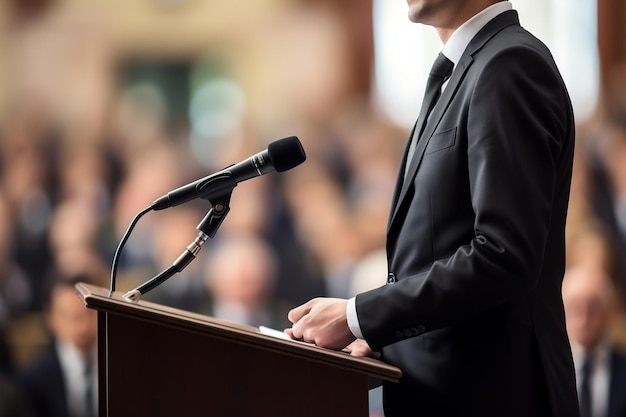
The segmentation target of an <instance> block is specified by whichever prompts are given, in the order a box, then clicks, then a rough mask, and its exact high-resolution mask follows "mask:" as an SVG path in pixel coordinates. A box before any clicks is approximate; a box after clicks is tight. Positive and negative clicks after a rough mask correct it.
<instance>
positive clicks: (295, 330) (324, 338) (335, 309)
mask: <svg viewBox="0 0 626 417" xmlns="http://www.w3.org/2000/svg"><path fill="white" fill-rule="evenodd" d="M347 304H348V300H342V299H338V298H315V299H313V300H311V301H309V302H307V303H305V304H302V305H301V306H300V307H296V308H294V309H293V310H291V311H290V312H289V315H288V316H287V317H288V318H289V321H291V322H292V323H293V326H292V327H291V329H287V330H285V332H286V333H287V334H289V335H290V336H291V337H293V338H294V339H298V340H304V341H305V342H313V343H315V344H316V345H317V346H321V347H324V348H328V349H335V350H340V349H343V348H345V347H346V346H348V345H349V344H350V343H351V342H352V341H353V340H354V339H355V337H354V335H353V334H352V332H351V331H350V328H349V327H348V320H347V318H346V306H347Z"/></svg>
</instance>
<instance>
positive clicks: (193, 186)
mask: <svg viewBox="0 0 626 417" xmlns="http://www.w3.org/2000/svg"><path fill="white" fill-rule="evenodd" d="M305 160H306V154H305V153H304V148H303V147H302V144H301V143H300V140H299V139H298V138H297V137H296V136H290V137H287V138H283V139H279V140H277V141H274V142H272V143H270V144H269V145H268V147H267V149H266V150H264V151H262V152H259V153H257V154H256V155H252V156H251V157H250V158H248V159H245V160H243V161H241V162H239V163H238V164H235V165H231V166H229V167H226V168H224V169H222V170H221V171H218V172H216V173H215V174H212V175H209V176H207V177H204V178H201V179H199V180H196V181H194V182H192V183H189V184H187V185H184V186H182V187H180V188H177V189H175V190H172V191H170V192H169V193H167V194H166V195H164V196H163V197H160V198H158V199H157V200H155V201H154V203H153V204H152V206H151V207H152V209H153V210H163V209H166V208H169V207H174V206H177V205H179V204H183V203H186V202H187V201H190V200H193V199H196V198H204V199H207V200H210V199H211V197H219V196H223V195H224V193H226V192H230V191H232V189H233V188H234V187H236V186H237V183H240V182H242V181H245V180H248V179H250V178H254V177H258V176H261V175H265V174H267V173H270V172H273V171H277V172H283V171H287V170H289V169H291V168H293V167H295V166H298V165H300V164H301V163H302V162H304V161H305Z"/></svg>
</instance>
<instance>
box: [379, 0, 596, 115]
mask: <svg viewBox="0 0 626 417" xmlns="http://www.w3.org/2000/svg"><path fill="white" fill-rule="evenodd" d="M512 4H513V7H514V8H515V9H516V10H517V11H518V12H519V14H520V21H521V23H522V26H524V27H525V28H527V29H528V30H529V31H530V32H532V33H533V34H535V35H536V36H537V37H538V38H539V39H541V40H542V41H543V42H544V43H545V44H546V45H548V47H549V48H550V50H551V51H552V54H553V55H554V58H555V60H556V63H557V65H558V66H559V69H560V70H561V73H562V75H563V78H564V79H565V83H566V84H567V87H568V89H569V92H570V95H571V97H572V103H573V106H574V113H575V115H576V119H577V121H578V122H582V121H584V120H585V119H587V118H588V117H590V116H591V114H592V112H593V111H594V110H595V106H596V102H597V99H598V90H599V69H598V65H599V64H598V47H597V4H596V0H523V1H522V0H519V1H512ZM373 7H374V10H373V16H374V50H375V51H374V54H375V86H374V94H375V100H376V103H377V106H379V107H380V108H381V109H382V111H383V112H385V113H386V114H387V115H388V117H390V118H391V119H392V120H393V121H395V122H396V123H399V124H400V125H402V126H406V127H410V126H412V124H413V123H414V122H415V118H416V117H417V113H418V111H419V107H420V104H421V97H422V96H423V92H424V88H425V83H426V78H427V74H428V70H429V69H430V66H431V65H432V62H433V61H434V60H435V56H436V55H437V53H438V52H439V51H440V49H441V47H442V45H441V41H440V40H439V38H438V37H437V33H436V32H435V30H434V29H433V28H432V27H430V26H425V25H420V24H415V23H412V22H410V21H409V19H408V17H407V10H408V9H407V5H406V2H396V1H389V0H374V2H373Z"/></svg>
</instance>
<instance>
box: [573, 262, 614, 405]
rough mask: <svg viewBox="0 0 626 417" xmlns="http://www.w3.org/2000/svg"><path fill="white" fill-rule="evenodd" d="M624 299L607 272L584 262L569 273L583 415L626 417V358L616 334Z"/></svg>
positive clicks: (578, 386) (574, 346) (574, 351)
mask: <svg viewBox="0 0 626 417" xmlns="http://www.w3.org/2000/svg"><path fill="white" fill-rule="evenodd" d="M618 300H619V299H618V296H617V294H616V290H615V287H614V284H613V282H612V278H611V277H610V276H609V275H608V273H607V271H606V270H604V269H603V268H601V267H599V266H593V265H591V264H581V265H579V266H573V267H570V268H568V269H567V271H566V273H565V279H564V281H563V302H564V305H565V314H566V322H567V331H568V334H569V337H570V341H571V344H572V353H573V357H574V366H575V368H576V377H577V381H578V383H577V388H578V396H579V401H580V407H581V416H583V417H620V416H626V396H624V392H626V354H625V353H624V351H623V350H620V349H618V347H617V346H616V344H615V343H614V341H613V340H611V335H610V331H611V326H612V325H614V324H615V319H616V318H617V313H618V309H619V304H618Z"/></svg>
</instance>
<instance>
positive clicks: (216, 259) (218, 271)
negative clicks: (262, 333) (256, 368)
mask: <svg viewBox="0 0 626 417" xmlns="http://www.w3.org/2000/svg"><path fill="white" fill-rule="evenodd" d="M205 271H206V274H205V277H204V280H205V285H206V290H207V291H206V292H207V295H208V297H207V300H206V302H205V303H204V304H203V305H201V306H199V308H198V312H201V313H204V314H208V315H211V316H214V317H218V318H221V319H226V320H230V321H234V322H237V323H241V324H247V325H250V326H257V327H258V326H268V327H272V328H276V329H280V330H282V329H284V328H286V327H287V326H288V324H289V321H288V320H287V312H288V311H289V308H290V306H288V305H283V304H281V303H279V302H276V301H272V300H271V295H272V293H273V289H274V286H275V284H276V276H277V273H278V262H277V257H276V253H275V252H274V250H273V249H272V247H271V246H270V245H269V244H268V243H267V242H266V241H265V240H263V239H262V238H259V237H257V236H254V235H252V234H242V233H228V234H225V235H222V236H221V237H219V238H218V239H217V241H216V245H215V246H214V247H213V248H212V251H211V253H210V254H209V256H208V257H207V259H206V266H205Z"/></svg>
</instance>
